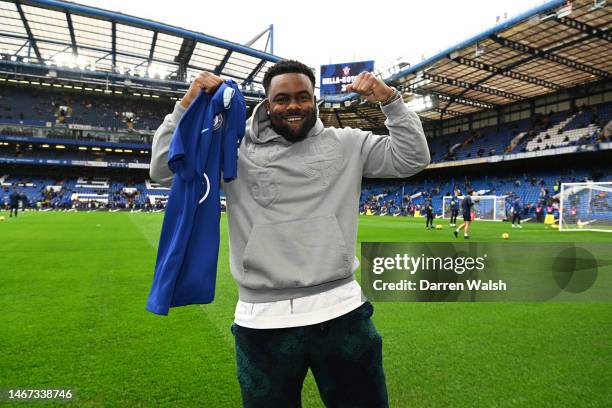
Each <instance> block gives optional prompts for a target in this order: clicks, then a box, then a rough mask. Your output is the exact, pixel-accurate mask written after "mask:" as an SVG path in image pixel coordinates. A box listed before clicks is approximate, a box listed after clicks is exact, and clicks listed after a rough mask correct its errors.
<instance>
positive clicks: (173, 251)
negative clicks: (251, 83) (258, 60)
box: [146, 81, 246, 315]
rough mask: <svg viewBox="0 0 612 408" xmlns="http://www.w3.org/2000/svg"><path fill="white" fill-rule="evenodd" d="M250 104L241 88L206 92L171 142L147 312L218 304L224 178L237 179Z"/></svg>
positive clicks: (229, 85) (233, 85)
mask: <svg viewBox="0 0 612 408" xmlns="http://www.w3.org/2000/svg"><path fill="white" fill-rule="evenodd" d="M245 122H246V105H245V102H244V97H243V96H242V94H241V93H240V90H239V88H238V85H237V84H236V83H235V82H233V81H228V82H225V83H223V84H222V85H221V86H220V87H219V88H218V89H217V91H216V92H215V93H214V94H213V95H209V94H206V93H204V92H201V93H200V94H199V95H198V97H197V98H196V99H195V100H194V101H193V102H192V103H191V105H190V106H189V108H187V110H186V111H185V113H184V114H183V117H182V118H181V120H180V122H179V124H178V126H177V128H176V130H175V131H174V134H173V135H172V141H171V142H170V148H169V151H168V166H169V167H170V169H171V170H172V172H173V173H174V178H173V181H172V187H171V189H170V195H169V197H168V204H167V206H166V213H165V215H164V221H163V223H162V231H161V236H160V240H159V247H158V250H157V260H156V262H155V275H154V277H153V285H152V287H151V291H150V293H149V298H148V300H147V304H146V308H147V310H149V311H150V312H153V313H157V314H161V315H167V314H168V310H169V309H170V307H174V306H184V305H190V304H205V303H210V302H212V301H213V299H214V296H215V283H216V277H217V257H218V253H219V233H220V232H219V219H220V214H221V204H220V193H219V188H220V182H221V180H220V178H221V173H223V178H224V180H225V181H230V180H232V179H233V178H235V177H236V175H237V155H238V146H239V144H240V140H241V139H242V137H243V136H244V131H245Z"/></svg>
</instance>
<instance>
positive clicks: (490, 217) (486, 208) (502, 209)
mask: <svg viewBox="0 0 612 408" xmlns="http://www.w3.org/2000/svg"><path fill="white" fill-rule="evenodd" d="M506 197H507V196H494V195H488V196H487V195H485V196H478V195H474V196H472V201H473V202H474V207H472V211H474V218H475V219H476V220H482V221H503V220H504V219H506ZM452 198H453V197H452V196H446V197H442V218H444V219H447V218H450V216H451V203H450V202H451V199H452ZM461 200H463V196H459V203H458V204H459V217H461V206H460V205H461Z"/></svg>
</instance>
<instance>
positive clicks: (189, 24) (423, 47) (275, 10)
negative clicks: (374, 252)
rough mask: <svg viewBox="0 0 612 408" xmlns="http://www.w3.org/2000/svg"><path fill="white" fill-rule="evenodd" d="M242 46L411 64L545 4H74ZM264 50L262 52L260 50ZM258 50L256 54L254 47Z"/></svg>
mask: <svg viewBox="0 0 612 408" xmlns="http://www.w3.org/2000/svg"><path fill="white" fill-rule="evenodd" d="M76 2H77V3H81V4H86V5H90V6H95V7H99V8H103V9H106V10H112V11H119V12H122V13H125V14H129V15H134V16H138V17H143V18H147V19H150V20H154V21H159V22H164V23H168V24H171V25H175V26H179V27H182V28H186V29H190V30H193V31H198V32H201V33H204V34H209V35H213V36H216V37H220V38H222V39H226V40H230V41H233V42H237V43H241V44H242V43H245V42H247V41H249V40H250V39H251V38H253V37H254V36H255V35H257V34H258V33H260V32H261V31H263V30H264V29H265V28H266V27H268V26H269V25H270V24H274V54H276V55H278V56H281V57H283V58H293V59H298V60H300V61H302V62H304V63H306V64H308V65H309V66H311V67H315V68H317V69H318V66H319V65H324V64H330V63H343V62H350V61H361V60H374V61H375V62H376V68H377V69H381V68H383V66H387V65H389V64H390V63H392V62H393V61H395V60H397V59H398V58H402V59H403V60H404V61H406V62H409V63H411V64H413V65H414V64H415V63H417V62H419V61H421V59H422V57H423V56H425V57H428V56H431V55H433V54H435V53H436V52H438V51H441V50H443V49H445V48H448V47H450V46H452V45H455V44H456V43H458V42H460V41H461V40H464V39H467V38H468V37H470V36H472V35H475V34H478V33H480V32H482V31H483V30H485V29H486V28H489V27H491V26H493V25H495V19H496V16H500V17H502V18H503V16H504V13H507V15H508V17H512V16H514V15H517V14H519V13H521V12H524V11H526V10H528V9H531V8H533V7H535V6H537V5H540V4H543V3H545V2H546V1H544V0H465V1H456V0H455V1H453V0H444V1H440V0H425V1H410V0H404V1H397V0H394V1H391V0H375V1H371V0H370V1H362V0H353V1H332V0H325V1H321V0H310V1H307V0H302V1H297V2H289V1H284V2H280V1H276V2H272V1H253V0H251V1H246V0H244V1H243V0H224V1H221V2H216V3H217V4H213V3H212V2H209V1H206V0H198V1H186V0H172V1H163V2H162V1H154V0H103V1H102V0H76ZM262 46H263V44H262ZM260 48H261V47H260Z"/></svg>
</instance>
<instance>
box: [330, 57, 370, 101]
mask: <svg viewBox="0 0 612 408" xmlns="http://www.w3.org/2000/svg"><path fill="white" fill-rule="evenodd" d="M364 71H367V72H372V71H374V61H359V62H348V63H346V64H330V65H321V82H320V83H321V95H322V96H323V95H336V94H341V93H345V92H347V91H346V86H347V85H348V84H351V83H353V81H354V80H355V78H356V77H357V75H359V74H360V73H361V72H364Z"/></svg>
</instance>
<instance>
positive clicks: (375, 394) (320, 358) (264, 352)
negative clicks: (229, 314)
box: [232, 302, 389, 408]
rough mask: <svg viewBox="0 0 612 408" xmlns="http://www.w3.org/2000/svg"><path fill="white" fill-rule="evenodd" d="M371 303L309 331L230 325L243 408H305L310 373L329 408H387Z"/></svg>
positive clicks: (306, 327)
mask: <svg viewBox="0 0 612 408" xmlns="http://www.w3.org/2000/svg"><path fill="white" fill-rule="evenodd" d="M373 311H374V309H373V306H372V304H371V303H370V302H365V303H364V304H363V305H361V306H360V307H358V308H357V309H355V310H353V311H352V312H350V313H347V314H345V315H344V316H340V317H338V318H335V319H332V320H329V321H327V322H324V323H319V324H315V325H310V326H302V327H294V328H283V329H249V328H246V327H242V326H238V325H236V324H233V325H232V333H233V334H234V339H235V349H236V365H237V373H238V382H239V383H240V390H241V393H242V401H243V406H244V407H248V408H252V407H266V408H297V407H301V406H302V403H301V392H302V385H303V383H304V378H305V377H306V373H307V372H308V369H309V368H310V370H312V374H313V376H314V378H315V381H316V383H317V386H318V388H319V393H320V394H321V399H322V400H323V403H324V404H325V406H326V407H328V408H331V407H334V408H335V407H347V408H348V407H351V408H359V407H364V408H366V407H367V408H378V407H388V406H389V402H388V397H387V386H386V384H385V373H384V371H383V366H382V337H381V336H380V334H379V333H378V331H377V330H376V327H374V323H372V320H371V319H370V317H371V316H372V313H373Z"/></svg>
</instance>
